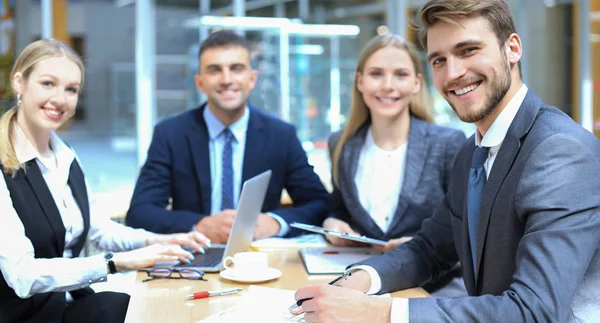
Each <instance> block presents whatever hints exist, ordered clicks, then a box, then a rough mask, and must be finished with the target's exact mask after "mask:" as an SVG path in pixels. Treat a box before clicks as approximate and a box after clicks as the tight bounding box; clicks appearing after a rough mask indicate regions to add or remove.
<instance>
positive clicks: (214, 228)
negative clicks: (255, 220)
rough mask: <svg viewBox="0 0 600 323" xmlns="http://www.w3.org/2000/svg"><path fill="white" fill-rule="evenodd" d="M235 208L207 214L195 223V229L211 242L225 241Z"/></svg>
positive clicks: (229, 230)
mask: <svg viewBox="0 0 600 323" xmlns="http://www.w3.org/2000/svg"><path fill="white" fill-rule="evenodd" d="M235 214H236V210H223V211H221V212H219V213H217V214H215V215H208V216H205V217H203V218H202V219H200V221H198V223H196V227H195V228H196V231H198V232H200V233H202V234H204V235H205V236H206V237H207V238H208V239H210V241H211V242H212V243H227V239H228V238H229V232H231V226H232V225H233V219H234V218H235Z"/></svg>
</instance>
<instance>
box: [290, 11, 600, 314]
mask: <svg viewBox="0 0 600 323" xmlns="http://www.w3.org/2000/svg"><path fill="white" fill-rule="evenodd" d="M420 19H421V26H422V29H421V32H420V36H421V41H422V43H423V44H424V46H425V48H426V49H427V53H428V61H429V63H430V65H431V67H432V70H433V80H434V84H435V86H436V88H437V89H438V90H439V91H440V93H441V94H442V95H443V96H444V97H445V99H446V101H448V103H450V105H451V106H452V108H453V109H454V111H455V112H456V114H457V115H458V116H459V117H460V118H461V119H462V120H463V121H466V122H473V123H475V125H476V128H477V130H476V133H475V135H474V136H473V137H471V138H470V139H469V140H468V141H467V142H466V143H465V144H464V145H463V147H462V148H461V150H460V151H459V153H458V155H457V157H456V161H455V165H454V168H453V171H452V176H451V179H450V185H449V188H448V193H447V194H446V197H445V199H444V201H443V203H442V204H441V205H440V206H439V207H438V208H437V210H436V212H435V214H434V215H433V216H432V217H431V218H430V219H428V220H426V221H424V222H423V226H422V228H421V231H420V232H419V233H417V235H416V236H415V237H414V238H413V239H412V240H411V241H409V242H407V243H405V244H403V245H401V246H399V247H397V248H396V249H394V250H392V251H391V252H389V253H387V254H385V255H383V256H380V257H374V258H371V259H368V260H366V261H364V262H362V263H360V264H358V265H357V266H353V267H351V268H350V269H349V272H350V273H351V276H350V277H349V278H348V279H347V280H344V281H342V282H341V283H340V285H341V286H343V287H348V288H339V287H337V286H329V285H325V286H323V285H314V286H308V287H304V288H301V289H300V290H298V291H297V292H296V298H297V299H305V298H312V299H310V300H308V301H305V302H304V303H303V304H302V305H301V306H300V308H297V309H295V310H293V313H294V314H298V313H300V312H306V315H305V317H304V318H305V319H306V321H307V322H407V321H409V322H511V323H516V322H600V306H599V304H600V288H598V286H600V248H599V241H600V198H599V197H598V192H600V176H598V170H599V169H600V141H598V139H597V138H595V137H594V135H593V134H592V133H590V132H589V131H587V130H585V129H583V128H582V127H580V126H579V125H577V124H576V123H575V122H573V120H571V118H569V116H567V115H565V114H564V113H563V112H562V111H560V110H558V109H556V108H554V107H551V106H548V105H546V104H544V103H543V102H542V101H541V100H540V99H539V98H538V97H537V96H536V95H535V94H534V93H533V92H532V91H531V90H529V89H528V88H527V86H526V85H525V84H523V82H522V80H521V76H520V67H519V61H520V58H521V54H522V46H521V40H520V38H519V36H518V35H517V34H516V33H515V26H514V23H513V20H512V15H511V13H510V10H509V7H508V4H507V2H506V0H431V1H429V2H427V4H425V6H424V8H423V9H422V11H421V13H420ZM459 260H460V263H461V264H462V268H463V273H464V280H465V286H466V287H467V291H468V293H469V297H459V298H452V299H437V298H420V299H410V300H407V299H393V300H392V299H391V298H385V297H371V296H366V295H365V294H371V293H373V294H376V293H387V292H392V291H396V290H401V289H406V288H410V287H415V286H421V285H423V284H425V283H427V282H429V281H433V280H435V279H436V278H437V277H440V275H442V274H443V273H444V272H445V271H446V270H448V269H449V268H451V267H452V266H453V265H454V264H455V263H456V262H457V261H459ZM349 288H353V289H356V290H351V289H349ZM361 292H362V293H361Z"/></svg>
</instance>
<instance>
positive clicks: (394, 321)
mask: <svg viewBox="0 0 600 323" xmlns="http://www.w3.org/2000/svg"><path fill="white" fill-rule="evenodd" d="M526 95H527V86H526V85H525V84H523V85H522V86H521V88H520V89H519V90H518V91H517V93H516V94H515V96H513V98H512V99H511V100H510V101H509V102H508V104H507V105H506V107H505V108H504V110H502V112H500V114H499V115H498V117H497V118H496V120H494V122H493V123H492V125H491V126H490V128H489V129H488V131H487V132H486V134H485V136H484V137H483V138H482V137H481V134H480V133H479V131H475V145H477V146H480V147H490V150H489V152H488V158H487V159H486V161H485V163H484V164H483V167H484V169H485V174H486V177H489V176H490V172H491V171H492V165H493V164H494V161H495V160H496V156H497V155H498V151H499V150H500V147H501V146H502V142H503V141H504V138H505V137H506V133H507V132H508V128H510V125H511V124H512V122H513V120H514V119H515V116H516V115H517V112H519V107H521V104H522V103H523V100H525V96H526ZM356 270H365V271H366V272H367V273H369V276H371V287H370V288H369V290H368V291H367V294H368V295H371V294H376V293H378V292H379V291H380V290H381V277H380V276H379V274H378V273H377V271H375V269H374V268H373V267H371V266H356V267H353V268H351V269H349V271H356ZM408 300H409V299H408V298H394V300H393V302H392V310H391V314H390V318H391V323H406V322H408V311H409V305H408Z"/></svg>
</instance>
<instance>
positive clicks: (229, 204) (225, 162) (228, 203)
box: [221, 128, 234, 210]
mask: <svg viewBox="0 0 600 323" xmlns="http://www.w3.org/2000/svg"><path fill="white" fill-rule="evenodd" d="M223 136H224V139H225V145H224V146H223V159H222V160H221V162H222V163H221V165H222V176H221V210H227V209H233V208H234V207H233V156H232V155H233V150H232V147H231V143H232V141H233V133H231V130H229V128H225V130H223Z"/></svg>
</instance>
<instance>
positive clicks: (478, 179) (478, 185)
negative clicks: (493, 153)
mask: <svg viewBox="0 0 600 323" xmlns="http://www.w3.org/2000/svg"><path fill="white" fill-rule="evenodd" d="M489 150H490V148H489V147H477V148H476V149H475V151H474V152H473V160H472V161H471V169H469V192H468V193H469V195H468V201H467V214H468V221H469V222H468V223H469V240H470V242H471V256H472V257H473V271H474V272H475V271H476V267H477V224H478V223H479V209H480V207H481V196H482V195H483V188H484V187H485V182H486V175H485V169H484V167H483V163H485V161H486V159H487V157H488V151H489ZM475 275H477V273H476V272H475Z"/></svg>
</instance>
